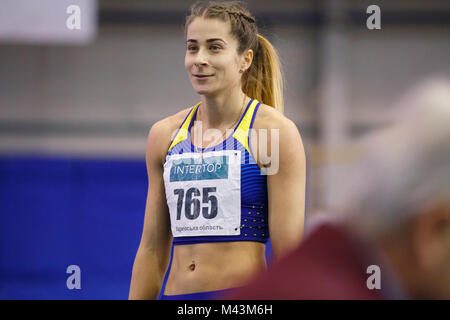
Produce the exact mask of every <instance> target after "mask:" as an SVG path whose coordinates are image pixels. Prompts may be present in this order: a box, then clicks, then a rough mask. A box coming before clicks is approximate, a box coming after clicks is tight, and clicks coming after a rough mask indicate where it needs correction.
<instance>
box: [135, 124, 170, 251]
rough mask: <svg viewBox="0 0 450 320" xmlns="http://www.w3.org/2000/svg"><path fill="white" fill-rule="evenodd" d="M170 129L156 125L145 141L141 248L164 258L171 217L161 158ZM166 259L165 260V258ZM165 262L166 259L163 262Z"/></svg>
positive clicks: (167, 245)
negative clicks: (143, 211) (145, 187)
mask: <svg viewBox="0 0 450 320" xmlns="http://www.w3.org/2000/svg"><path fill="white" fill-rule="evenodd" d="M169 139H170V129H169V128H168V126H167V124H166V123H164V122H163V121H159V122H157V123H155V124H154V125H153V126H152V128H151V129H150V131H149V134H148V138H147V146H146V154H145V160H146V165H147V174H148V191H147V202H146V207H145V218H144V228H143V232H142V237H141V244H140V247H141V248H142V249H147V250H151V251H152V252H153V253H156V254H157V255H158V256H159V257H165V255H167V251H168V250H169V249H170V246H171V232H170V218H169V210H168V207H167V202H166V196H165V188H164V180H163V173H164V167H163V166H164V163H163V159H164V158H163V157H164V155H165V153H166V151H167V147H168V146H167V145H166V143H162V142H164V141H167V142H169ZM166 258H167V257H166ZM162 260H165V259H162Z"/></svg>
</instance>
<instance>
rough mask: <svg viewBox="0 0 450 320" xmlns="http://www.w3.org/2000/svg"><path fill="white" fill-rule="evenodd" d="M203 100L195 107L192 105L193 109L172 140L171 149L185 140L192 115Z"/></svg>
mask: <svg viewBox="0 0 450 320" xmlns="http://www.w3.org/2000/svg"><path fill="white" fill-rule="evenodd" d="M200 103H201V101H200V102H198V103H197V104H196V105H195V106H194V107H192V109H191V111H189V113H188V115H187V116H186V118H185V119H184V120H183V123H182V124H181V126H180V127H179V128H178V131H177V133H176V134H175V137H174V139H173V140H172V144H171V145H170V147H169V151H170V149H172V148H173V147H174V146H175V145H176V144H178V143H180V142H181V141H183V140H186V139H187V137H188V133H189V128H190V124H191V121H192V117H193V115H194V113H195V111H196V110H197V108H198V106H199V105H200Z"/></svg>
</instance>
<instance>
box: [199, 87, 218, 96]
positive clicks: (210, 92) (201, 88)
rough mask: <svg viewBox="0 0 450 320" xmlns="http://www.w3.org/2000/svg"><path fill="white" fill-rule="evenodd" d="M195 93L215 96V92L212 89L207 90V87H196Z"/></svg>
mask: <svg viewBox="0 0 450 320" xmlns="http://www.w3.org/2000/svg"><path fill="white" fill-rule="evenodd" d="M194 91H195V92H196V93H197V94H201V95H211V94H214V92H215V90H212V89H210V88H205V87H200V88H199V87H194Z"/></svg>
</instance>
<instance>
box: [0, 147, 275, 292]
mask: <svg viewBox="0 0 450 320" xmlns="http://www.w3.org/2000/svg"><path fill="white" fill-rule="evenodd" d="M146 196H147V172H146V168H145V162H144V160H142V161H137V160H123V159H120V160H118V159H106V158H105V159H98V158H97V159H89V160H88V159H77V158H68V157H52V158H49V157H42V156H27V157H24V156H21V157H17V156H1V157H0V299H127V297H128V290H129V285H130V279H131V271H132V266H133V262H134V257H135V254H136V250H137V248H138V245H139V240H140V236H141V232H142V226H143V220H144V212H145V201H146ZM268 247H270V246H268ZM267 255H268V259H270V257H271V252H270V248H269V249H268V250H267ZM69 265H78V266H79V267H80V268H81V290H69V289H67V287H66V280H67V278H68V277H69V276H70V275H69V274H67V273H66V269H67V267H68V266H69Z"/></svg>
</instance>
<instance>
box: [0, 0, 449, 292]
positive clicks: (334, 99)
mask: <svg viewBox="0 0 450 320" xmlns="http://www.w3.org/2000/svg"><path fill="white" fill-rule="evenodd" d="M247 3H248V8H249V9H250V11H251V12H252V13H253V14H254V15H255V16H256V19H257V23H258V26H259V28H260V33H262V34H264V35H265V36H267V38H268V39H269V40H270V41H271V42H272V43H273V44H274V46H275V47H276V48H277V49H278V51H279V54H280V58H281V62H282V66H283V69H284V75H285V91H284V93H285V114H286V116H287V117H288V118H290V119H292V120H293V121H294V122H295V123H296V124H297V127H298V129H299V131H300V133H301V134H302V137H303V141H304V144H305V149H306V153H307V158H308V193H307V198H308V199H307V200H308V201H307V214H306V226H307V227H309V226H310V225H312V224H313V222H314V217H317V216H323V215H324V214H325V215H326V214H328V215H329V214H332V212H330V211H329V210H328V208H332V207H334V206H335V205H336V204H337V203H338V202H339V199H340V197H341V193H342V190H343V189H344V188H343V187H344V186H345V180H346V173H345V172H346V171H345V170H343V168H345V167H346V166H348V165H349V163H351V162H352V158H353V157H354V156H355V151H354V150H352V149H351V148H348V142H349V141H352V139H355V138H357V137H359V136H361V135H362V134H364V133H366V132H370V131H372V130H374V129H376V128H379V127H382V126H384V125H385V124H387V123H388V122H389V121H390V116H389V109H390V107H391V106H392V104H393V103H394V102H395V100H396V99H397V98H398V97H399V96H400V95H402V94H403V93H405V92H406V91H407V90H408V89H409V88H410V87H411V86H413V85H414V84H416V83H417V82H419V81H420V80H421V79H424V78H429V77H433V76H434V75H436V74H440V75H447V76H449V75H450V64H449V61H450V42H449V41H448V39H450V28H449V26H450V2H449V1H447V0H427V1H424V0H421V1H419V0H389V1H387V0H386V1H364V0H358V1H357V0H354V1H352V0H341V1H339V0H336V1H333V0H330V1H326V0H323V1H319V0H317V1H313V0H310V1H308V0H304V1H303V0H302V1H301V0H280V1H276V2H275V1H270V0H258V1H253V0H249V1H247ZM191 4H193V1H184V0H170V1H169V0H165V1H138V0H128V1H113V0H98V1H95V0H40V1H39V2H36V1H32V0H2V4H1V5H0V299H126V298H127V297H128V289H129V283H130V279H131V271H132V265H133V261H134V256H135V254H136V250H137V248H138V244H139V240H140V236H141V232H142V226H143V218H144V209H145V201H146V192H147V173H146V168H145V159H144V155H145V145H146V139H147V134H148V130H149V129H150V127H151V126H152V124H153V123H155V122H156V121H158V120H160V119H162V118H165V117H167V116H169V115H172V114H174V113H176V112H178V111H179V110H181V109H183V108H186V107H188V106H192V105H194V104H195V103H196V102H198V101H199V96H198V95H197V94H196V93H195V92H194V91H193V89H192V87H191V84H190V81H189V78H188V75H187V73H186V71H185V69H184V54H185V45H184V19H185V16H186V14H187V12H188V8H189V6H190V5H191ZM372 4H376V5H378V6H379V7H380V9H381V29H379V30H377V29H375V30H369V29H368V28H367V26H366V20H367V19H368V18H369V16H370V15H371V14H369V13H367V12H366V9H367V7H368V6H369V5H372ZM72 5H76V7H75V8H74V7H72V8H69V7H71V6H72ZM77 8H78V9H79V10H78V9H77ZM77 10H78V11H77ZM78 13H79V17H80V19H79V21H78V22H79V25H77V20H76V19H75V18H72V15H74V14H75V15H76V14H78ZM74 19H75V20H74ZM77 27H79V28H77ZM267 255H268V257H269V259H270V256H271V252H270V246H269V247H268V250H267ZM69 265H78V266H79V267H80V269H81V289H80V290H76V289H75V290H69V289H68V288H67V286H66V280H67V278H68V277H69V276H70V274H67V273H66V269H67V267H68V266H69Z"/></svg>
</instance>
